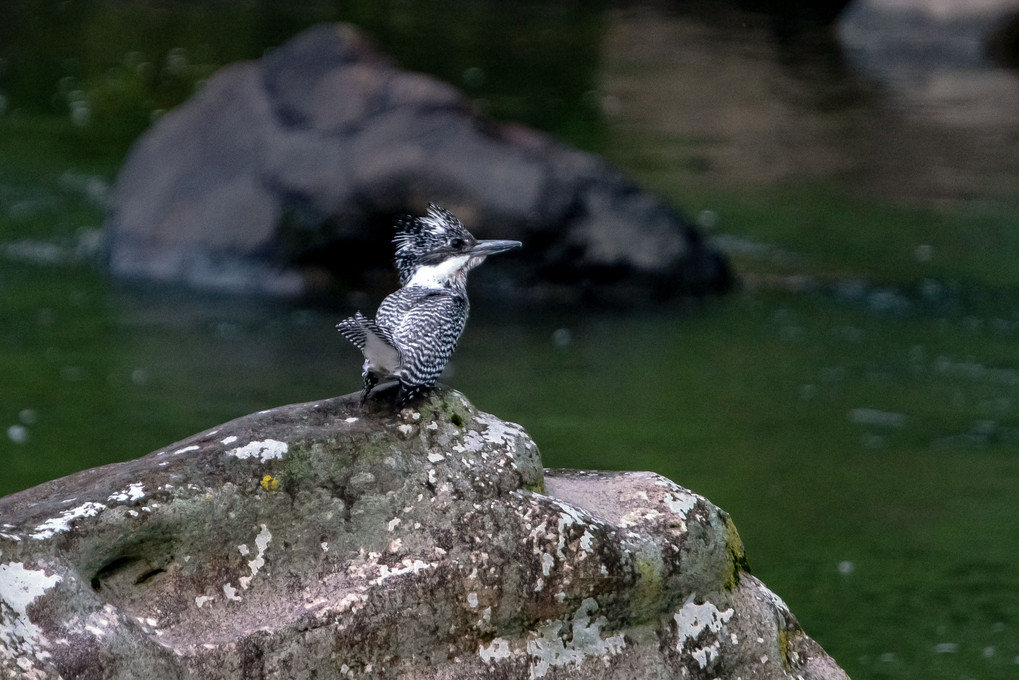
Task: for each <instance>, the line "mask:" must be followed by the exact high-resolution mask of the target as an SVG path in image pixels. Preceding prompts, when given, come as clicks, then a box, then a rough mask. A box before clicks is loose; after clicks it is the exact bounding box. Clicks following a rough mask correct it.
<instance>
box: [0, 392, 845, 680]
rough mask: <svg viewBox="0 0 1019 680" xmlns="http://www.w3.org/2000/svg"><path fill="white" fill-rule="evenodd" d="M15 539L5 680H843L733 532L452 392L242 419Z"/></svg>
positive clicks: (76, 485)
mask: <svg viewBox="0 0 1019 680" xmlns="http://www.w3.org/2000/svg"><path fill="white" fill-rule="evenodd" d="M0 517H3V518H4V520H3V521H4V524H3V531H2V533H0V676H2V677H4V678H7V677H12V678H57V677H64V678H74V677H89V678H103V679H114V678H117V679H119V678H138V677H145V678H157V679H158V678H180V677H202V678H211V679H216V678H237V677H242V678H248V677H250V678H312V677H314V678H348V677H371V678H410V677H414V678H436V679H439V678H443V679H450V680H452V679H459V678H476V677H477V678H480V677H489V676H490V675H491V674H494V677H505V678H518V677H519V678H549V679H554V678H632V677H642V678H666V677H693V678H696V677H705V678H707V677H737V676H742V677H744V678H796V677H803V678H844V677H845V676H844V674H843V673H842V671H841V670H840V669H838V667H837V665H835V663H834V662H833V661H832V660H831V659H830V657H828V656H827V655H826V654H825V653H824V652H823V650H821V649H820V647H818V646H817V645H816V643H814V642H813V641H812V640H810V638H808V637H807V636H806V635H805V634H803V632H802V631H801V630H800V628H799V626H798V624H797V623H796V620H795V618H794V617H793V616H792V614H791V613H790V612H789V611H788V608H787V607H785V605H784V604H782V603H781V600H779V599H778V598H777V596H775V595H773V594H772V593H771V592H770V591H769V590H767V588H765V587H764V585H763V584H761V583H760V581H758V580H757V579H755V578H754V577H753V576H751V575H749V574H748V573H746V572H745V565H746V560H745V556H744V555H743V548H742V544H741V543H740V541H739V537H738V534H736V531H735V527H733V525H732V522H731V520H730V519H729V517H728V515H726V514H725V513H724V512H723V511H722V510H720V509H719V508H717V507H715V506H714V505H712V504H711V503H710V502H709V501H707V500H706V499H704V498H703V497H701V496H698V495H697V494H694V493H692V492H690V491H688V490H686V489H683V488H682V487H679V486H678V485H676V484H674V483H673V482H671V481H669V480H667V479H665V478H663V477H661V476H659V475H655V474H652V473H646V472H611V473H608V472H579V471H570V470H544V469H543V468H542V465H541V459H540V456H539V453H538V449H537V446H536V445H535V444H534V442H533V441H532V440H531V439H530V437H528V436H527V434H526V432H524V430H523V429H522V428H521V427H520V426H519V425H515V424H513V423H507V422H505V421H502V420H500V419H498V418H496V417H495V416H492V415H489V414H486V413H482V412H479V411H477V410H476V409H475V408H474V407H473V406H472V405H471V404H470V403H469V402H468V401H467V400H466V399H465V398H464V397H463V396H462V395H461V394H459V393H457V392H455V391H452V390H448V389H445V388H441V389H439V390H437V391H436V392H435V393H434V394H433V395H432V396H430V397H429V398H427V399H425V400H424V401H422V402H421V403H420V404H418V405H417V406H416V407H415V408H408V409H404V410H402V411H399V412H393V411H392V409H390V408H389V407H388V406H387V405H385V404H384V403H383V402H375V401H370V402H369V403H368V405H367V406H366V407H361V406H360V405H359V404H358V400H357V397H356V395H350V396H347V397H338V398H335V399H329V400H324V401H320V402H313V403H308V404H298V405H293V406H285V407H281V408H277V409H273V410H270V411H265V412H262V413H257V414H253V415H250V416H246V417H244V418H240V419H237V420H234V421H231V422H229V423H226V424H224V425H221V426H219V427H217V428H215V429H213V430H210V431H208V432H204V433H201V434H198V435H195V436H193V437H190V438H189V439H187V440H184V441H182V442H178V443H176V444H173V445H170V446H168V447H165V448H164V449H161V450H159V451H156V452H154V453H151V454H149V455H147V456H145V457H143V458H139V459H137V460H134V461H130V462H126V463H118V464H115V465H109V466H105V467H102V468H97V469H94V470H87V471H85V472H81V473H78V474H76V475H72V476H70V477H66V478H63V479H59V480H55V481H53V482H49V483H47V484H43V485H41V486H39V487H35V488H33V489H29V490H26V491H23V492H20V493H18V494H14V495H12V496H8V497H6V498H3V499H0ZM86 669H87V670H86Z"/></svg>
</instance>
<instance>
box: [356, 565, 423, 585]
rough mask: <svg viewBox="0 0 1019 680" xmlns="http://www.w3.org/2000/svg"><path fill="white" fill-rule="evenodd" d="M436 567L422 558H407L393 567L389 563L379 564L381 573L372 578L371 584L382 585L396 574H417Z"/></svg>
mask: <svg viewBox="0 0 1019 680" xmlns="http://www.w3.org/2000/svg"><path fill="white" fill-rule="evenodd" d="M434 567H435V565H434V564H429V563H428V562H424V561H422V560H411V559H405V560H404V561H403V562H401V563H400V566H397V567H393V568H391V567H389V565H386V564H382V565H379V575H378V576H377V577H375V578H373V579H372V580H371V584H372V585H375V586H377V585H380V584H381V583H382V582H383V581H385V580H386V579H389V578H392V577H394V576H403V575H404V574H416V573H418V572H419V571H424V570H425V569H433V568H434Z"/></svg>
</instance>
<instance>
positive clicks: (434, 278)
mask: <svg viewBox="0 0 1019 680" xmlns="http://www.w3.org/2000/svg"><path fill="white" fill-rule="evenodd" d="M469 259H471V256H470V255H458V256H457V257H451V258H448V259H446V260H443V261H442V262H440V263H438V264H428V265H422V266H420V267H418V268H417V270H416V271H415V272H414V275H413V276H412V277H410V281H408V282H407V285H408V286H421V287H422V288H445V287H446V284H447V283H449V281H450V280H451V279H452V278H453V277H454V276H456V273H457V272H458V271H460V269H461V268H462V267H463V266H464V265H465V264H467V260H469Z"/></svg>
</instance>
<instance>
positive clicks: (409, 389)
mask: <svg viewBox="0 0 1019 680" xmlns="http://www.w3.org/2000/svg"><path fill="white" fill-rule="evenodd" d="M430 388H431V385H414V384H412V383H409V382H404V381H403V380H401V381H400V391H399V392H398V393H397V394H396V408H397V409H402V408H403V407H404V406H406V405H407V404H409V403H410V402H412V401H414V400H415V399H417V398H418V397H420V396H421V395H422V394H424V393H425V392H427V391H428V390H429V389H430Z"/></svg>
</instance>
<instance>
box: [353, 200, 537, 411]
mask: <svg viewBox="0 0 1019 680" xmlns="http://www.w3.org/2000/svg"><path fill="white" fill-rule="evenodd" d="M396 228H397V233H396V236H395V237H394V238H393V244H394V245H395V246H396V255H395V259H394V264H395V267H396V271H397V274H398V275H399V279H400V288H399V290H397V291H395V292H394V293H391V294H390V295H389V296H388V297H386V298H385V299H384V300H383V301H382V304H381V305H379V308H378V311H377V312H376V314H375V318H374V319H369V318H367V317H365V316H364V315H362V314H361V312H360V311H358V312H357V313H355V314H354V316H352V317H349V318H347V319H344V320H343V321H341V322H340V323H338V324H337V325H336V328H337V330H339V332H340V333H341V334H342V335H343V336H344V337H345V338H346V339H347V340H349V341H350V342H351V343H352V344H353V345H354V346H355V347H357V348H358V349H359V350H361V353H362V354H363V355H364V365H363V371H362V374H361V376H362V378H363V380H364V388H363V390H362V391H361V404H362V405H364V403H365V402H366V401H367V400H368V395H369V394H371V391H372V389H373V388H374V387H375V386H376V385H377V384H378V383H379V381H382V380H388V379H391V378H395V379H396V380H397V381H399V385H400V387H399V391H398V392H397V395H396V401H395V405H396V408H397V409H402V408H403V407H405V406H406V405H407V404H408V403H410V402H411V401H413V400H414V399H416V398H418V397H419V396H422V395H423V394H425V393H426V392H428V391H429V390H430V389H431V388H432V386H433V385H434V384H435V381H436V380H437V379H438V378H439V375H441V374H442V371H443V369H444V368H445V367H446V363H447V362H448V361H449V358H450V356H452V354H453V350H454V349H455V348H456V345H457V342H458V341H459V340H460V334H461V333H462V332H463V329H464V326H465V324H466V323H467V315H468V313H469V312H470V303H469V301H468V300H467V274H468V273H469V272H470V271H471V270H472V269H474V268H475V267H477V266H478V265H480V264H481V263H482V262H484V261H485V258H487V257H488V256H489V255H494V254H496V253H501V252H504V251H506V250H510V249H512V248H519V247H520V246H521V245H522V244H521V242H520V241H500V240H486V241H479V240H478V239H476V238H474V236H473V235H472V234H471V233H470V232H469V231H467V228H466V227H465V226H464V225H463V223H462V222H461V221H460V220H459V219H457V217H456V216H455V215H453V213H451V212H449V211H448V210H446V209H444V208H441V207H439V206H438V205H435V204H434V203H429V204H428V211H427V214H425V215H423V216H412V215H406V216H404V217H402V218H400V219H398V220H397V222H396Z"/></svg>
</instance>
